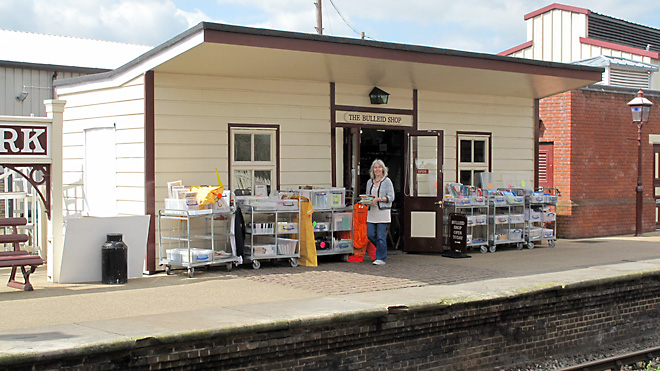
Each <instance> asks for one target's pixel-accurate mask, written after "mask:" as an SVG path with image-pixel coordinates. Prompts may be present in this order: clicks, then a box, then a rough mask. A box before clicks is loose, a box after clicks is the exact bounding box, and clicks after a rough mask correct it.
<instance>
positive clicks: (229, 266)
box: [225, 262, 234, 272]
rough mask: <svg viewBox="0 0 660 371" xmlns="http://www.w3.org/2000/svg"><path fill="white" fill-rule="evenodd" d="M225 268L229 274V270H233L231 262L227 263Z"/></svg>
mask: <svg viewBox="0 0 660 371" xmlns="http://www.w3.org/2000/svg"><path fill="white" fill-rule="evenodd" d="M225 267H226V268H227V272H231V269H232V268H234V264H233V263H232V262H229V263H227V265H226V266H225Z"/></svg>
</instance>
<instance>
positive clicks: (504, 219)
mask: <svg viewBox="0 0 660 371" xmlns="http://www.w3.org/2000/svg"><path fill="white" fill-rule="evenodd" d="M494 218H495V224H507V223H508V222H509V216H508V215H495V217H494Z"/></svg>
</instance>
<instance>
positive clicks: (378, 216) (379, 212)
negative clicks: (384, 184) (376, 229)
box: [367, 185, 392, 223]
mask: <svg viewBox="0 0 660 371" xmlns="http://www.w3.org/2000/svg"><path fill="white" fill-rule="evenodd" d="M378 188H380V185H378V186H376V185H374V186H373V187H371V196H374V197H378ZM391 221H392V217H391V215H390V209H381V208H379V207H378V204H376V205H371V207H369V213H368V214H367V223H390V222H391Z"/></svg>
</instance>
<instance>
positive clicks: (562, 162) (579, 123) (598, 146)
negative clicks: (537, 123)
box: [539, 89, 660, 238]
mask: <svg viewBox="0 0 660 371" xmlns="http://www.w3.org/2000/svg"><path fill="white" fill-rule="evenodd" d="M635 95H636V92H632V91H625V92H611V91H608V92H605V91H595V90H589V89H581V90H573V91H569V92H566V93H563V94H559V95H556V96H553V97H549V98H546V99H543V100H541V102H540V107H539V108H540V110H539V113H540V118H541V120H542V121H543V128H542V130H541V138H540V140H541V141H542V142H554V169H555V170H554V171H555V172H554V181H555V187H557V188H559V190H560V191H561V198H560V202H559V205H558V208H557V214H558V222H557V223H558V226H557V234H558V235H559V237H564V238H580V237H594V236H607V235H617V234H630V233H634V231H635V195H636V194H635V189H636V186H637V140H636V138H637V127H636V126H635V125H633V123H632V115H631V113H630V109H629V107H628V105H627V103H628V102H629V101H630V100H631V99H633V98H634V97H635ZM646 96H647V98H649V99H650V100H651V101H655V104H656V105H660V99H658V97H654V96H652V95H648V94H646ZM654 108H655V107H654ZM649 133H660V112H658V111H657V108H655V109H654V110H653V113H652V114H651V118H650V122H649V123H648V124H647V125H645V126H644V128H643V131H642V150H643V156H642V158H643V165H642V171H643V178H642V183H643V184H644V216H643V219H644V223H643V226H644V231H653V230H655V202H654V200H653V186H652V184H653V148H652V145H651V144H649V141H648V134H649ZM629 138H631V139H635V140H630V139H629Z"/></svg>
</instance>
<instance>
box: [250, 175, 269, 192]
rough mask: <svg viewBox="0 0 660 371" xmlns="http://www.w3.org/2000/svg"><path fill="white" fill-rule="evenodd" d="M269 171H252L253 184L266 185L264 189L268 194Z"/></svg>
mask: <svg viewBox="0 0 660 371" xmlns="http://www.w3.org/2000/svg"><path fill="white" fill-rule="evenodd" d="M271 179H272V177H271V171H270V170H255V171H254V183H255V184H257V183H261V184H265V185H266V189H267V190H268V194H270V190H271V187H270V186H271V183H272V182H271Z"/></svg>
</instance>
